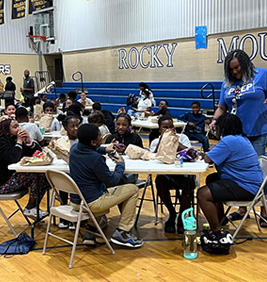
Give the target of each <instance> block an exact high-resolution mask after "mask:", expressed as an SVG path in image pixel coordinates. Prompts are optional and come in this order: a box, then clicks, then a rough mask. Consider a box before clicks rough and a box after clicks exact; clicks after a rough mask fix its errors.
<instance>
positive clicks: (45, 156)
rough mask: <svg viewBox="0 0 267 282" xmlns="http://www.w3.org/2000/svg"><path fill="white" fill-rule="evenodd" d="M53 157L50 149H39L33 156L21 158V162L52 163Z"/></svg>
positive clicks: (24, 163) (32, 163)
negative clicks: (42, 150) (44, 150)
mask: <svg viewBox="0 0 267 282" xmlns="http://www.w3.org/2000/svg"><path fill="white" fill-rule="evenodd" d="M53 159H54V158H53V156H52V155H51V154H50V153H49V151H47V152H41V151H39V150H37V151H36V152H35V153H34V154H33V156H32V157H23V158H22V159H21V160H20V164H21V165H24V166H36V165H50V164H51V163H52V162H53Z"/></svg>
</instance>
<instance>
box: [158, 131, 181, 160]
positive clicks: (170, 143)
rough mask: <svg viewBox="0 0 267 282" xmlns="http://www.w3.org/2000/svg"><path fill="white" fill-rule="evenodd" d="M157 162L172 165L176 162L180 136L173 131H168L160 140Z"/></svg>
mask: <svg viewBox="0 0 267 282" xmlns="http://www.w3.org/2000/svg"><path fill="white" fill-rule="evenodd" d="M159 142H160V143H159V146H158V151H157V153H156V160H159V161H162V162H164V163H166V164H172V163H174V161H175V158H176V154H177V149H178V146H179V136H178V135H177V134H175V132H173V130H171V129H167V130H166V131H165V132H164V133H163V135H162V136H161V138H160V140H159Z"/></svg>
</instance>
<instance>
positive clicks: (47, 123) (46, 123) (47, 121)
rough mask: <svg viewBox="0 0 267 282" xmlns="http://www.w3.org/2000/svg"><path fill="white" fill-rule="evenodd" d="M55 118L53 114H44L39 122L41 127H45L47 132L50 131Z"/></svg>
mask: <svg viewBox="0 0 267 282" xmlns="http://www.w3.org/2000/svg"><path fill="white" fill-rule="evenodd" d="M53 118H54V117H53V115H49V114H42V117H41V119H40V123H39V128H41V127H44V129H45V132H49V131H50V129H51V125H52V122H53Z"/></svg>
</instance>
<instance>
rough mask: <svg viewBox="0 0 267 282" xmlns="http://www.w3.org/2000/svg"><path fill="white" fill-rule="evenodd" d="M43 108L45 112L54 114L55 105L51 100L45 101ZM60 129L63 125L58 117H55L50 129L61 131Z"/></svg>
mask: <svg viewBox="0 0 267 282" xmlns="http://www.w3.org/2000/svg"><path fill="white" fill-rule="evenodd" d="M43 109H44V113H45V114H49V115H53V114H54V105H53V103H51V102H48V103H45V104H44V105H43ZM60 129H61V125H60V123H59V121H58V119H57V118H55V117H54V118H53V121H52V124H51V128H50V131H60Z"/></svg>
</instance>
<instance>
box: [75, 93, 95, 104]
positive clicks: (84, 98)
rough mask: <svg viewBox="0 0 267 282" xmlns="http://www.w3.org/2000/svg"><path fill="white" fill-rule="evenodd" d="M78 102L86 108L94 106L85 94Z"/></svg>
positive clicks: (82, 94)
mask: <svg viewBox="0 0 267 282" xmlns="http://www.w3.org/2000/svg"><path fill="white" fill-rule="evenodd" d="M78 102H79V103H81V104H82V105H84V106H87V105H92V104H93V103H94V102H93V101H92V100H91V99H90V98H87V97H86V94H85V93H84V92H82V93H81V98H80V99H79V100H78Z"/></svg>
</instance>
